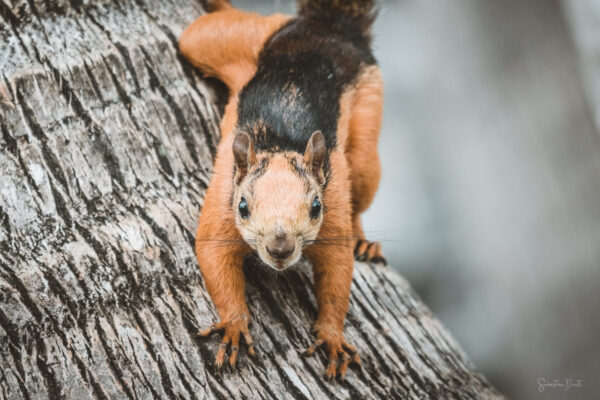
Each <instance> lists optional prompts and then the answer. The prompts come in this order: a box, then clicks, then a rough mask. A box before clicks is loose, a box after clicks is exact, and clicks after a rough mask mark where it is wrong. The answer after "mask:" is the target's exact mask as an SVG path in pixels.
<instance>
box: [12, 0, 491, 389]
mask: <svg viewBox="0 0 600 400" xmlns="http://www.w3.org/2000/svg"><path fill="white" fill-rule="evenodd" d="M202 12H203V11H202V8H201V5H200V4H197V3H194V2H191V1H189V0H131V1H125V2H116V1H115V2H112V1H96V2H91V1H90V2H87V1H83V2H82V1H80V0H70V2H66V1H56V2H54V1H53V2H47V1H42V0H0V16H1V17H0V18H1V19H0V22H1V25H0V66H1V73H2V76H1V79H0V96H1V102H0V110H1V113H0V116H1V119H0V133H1V134H0V399H21V398H23V399H46V398H51V399H56V398H69V399H70V398H74V399H88V398H100V399H121V398H123V399H147V398H160V399H174V398H290V397H292V398H351V397H352V398H373V397H379V398H389V397H394V398H400V397H402V398H426V397H431V398H496V397H501V396H500V394H499V393H498V392H497V391H496V390H495V389H494V388H493V387H491V386H490V385H489V384H488V383H487V382H486V380H485V378H484V377H482V375H481V374H479V373H478V372H477V371H476V370H475V369H474V367H473V365H472V364H471V363H470V362H469V361H468V360H467V358H466V357H465V355H464V354H463V352H462V351H461V350H460V348H459V346H458V345H457V344H456V343H455V341H454V340H453V339H452V338H451V337H450V335H449V334H448V333H447V332H446V331H445V330H444V328H443V327H442V326H441V325H440V323H439V322H438V321H437V320H436V319H435V318H434V317H433V316H432V314H431V313H430V311H429V310H428V309H427V308H426V307H425V306H424V305H423V303H422V302H421V301H420V300H419V299H418V297H417V296H416V295H415V293H414V292H413V291H412V290H411V288H410V287H409V285H408V284H407V283H406V282H405V281H404V280H403V279H402V278H400V277H399V276H398V275H396V274H395V273H393V272H392V271H391V270H389V269H386V268H383V267H380V266H370V265H366V264H362V263H357V264H356V268H355V273H354V283H353V287H352V298H351V304H350V311H349V313H348V317H347V323H346V327H345V335H346V338H347V340H348V342H350V343H353V344H355V345H356V346H357V347H358V348H359V350H360V353H361V356H362V359H363V367H362V369H360V370H358V369H355V370H354V371H350V372H349V374H348V378H347V380H346V381H345V382H343V383H334V382H326V381H325V380H324V379H323V378H322V373H323V372H324V369H325V357H324V354H319V356H318V357H315V358H309V359H305V358H303V357H302V356H301V355H300V354H299V350H300V349H303V348H305V347H307V346H309V345H310V344H311V343H312V339H313V337H312V335H311V333H310V326H311V323H312V321H313V319H314V317H315V315H316V300H315V297H314V294H313V290H312V282H311V279H312V276H311V272H310V268H309V266H308V265H306V264H303V265H301V266H300V267H298V268H295V269H294V270H292V271H290V272H288V273H284V274H279V275H274V274H273V273H271V272H270V271H269V270H267V269H266V268H265V267H262V266H260V265H258V264H257V263H256V262H249V263H248V265H246V267H245V272H246V276H247V281H248V292H247V297H248V303H249V307H250V310H251V313H252V317H253V324H252V326H251V332H252V334H253V337H254V340H255V346H256V350H257V353H258V359H257V360H256V361H254V362H251V361H250V360H249V359H248V358H247V356H246V354H245V352H244V350H242V353H241V354H240V357H239V361H238V370H237V371H235V372H232V371H224V372H221V373H218V372H217V371H215V369H214V367H213V360H214V356H215V354H216V351H217V348H218V343H219V341H218V340H217V339H216V338H212V339H209V340H200V339H199V338H197V336H196V333H197V331H198V330H199V329H200V328H203V327H207V326H208V325H209V324H210V323H211V322H214V321H216V320H217V316H216V312H215V310H214V308H213V306H212V304H211V302H210V298H209V296H208V295H207V293H206V291H205V289H204V287H203V283H202V278H201V275H200V273H199V270H198V267H197V262H196V260H195V257H194V252H193V245H194V232H195V227H196V220H197V216H198V213H199V210H200V208H201V207H202V201H203V194H204V190H205V189H206V186H207V184H208V180H209V176H210V173H211V167H212V157H213V155H214V152H215V147H216V144H217V141H218V122H219V117H220V109H219V107H218V106H216V104H218V103H219V102H218V98H219V95H218V94H219V93H220V90H218V88H217V89H215V85H214V84H210V83H208V82H207V81H205V80H202V79H201V77H200V76H199V75H198V74H197V72H196V71H195V70H194V69H193V68H192V67H191V66H190V65H189V64H187V63H186V62H185V61H184V60H183V59H182V57H181V56H180V55H179V54H178V52H177V44H176V39H177V38H178V36H179V35H180V33H181V32H182V30H183V29H184V28H185V27H186V26H187V24H189V23H190V22H191V21H192V20H193V19H194V18H195V17H196V16H198V15H199V14H200V13H202ZM221 104H222V102H221Z"/></svg>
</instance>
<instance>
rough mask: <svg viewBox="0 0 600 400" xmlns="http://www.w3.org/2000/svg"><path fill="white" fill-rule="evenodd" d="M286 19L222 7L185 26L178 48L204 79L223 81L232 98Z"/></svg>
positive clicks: (244, 82)
mask: <svg viewBox="0 0 600 400" xmlns="http://www.w3.org/2000/svg"><path fill="white" fill-rule="evenodd" d="M289 19H290V17H289V16H287V15H282V14H273V15H270V16H268V17H264V16H262V15H258V14H254V13H249V12H243V11H240V10H236V9H234V8H230V7H224V8H222V9H221V11H217V12H214V13H211V14H206V15H203V16H201V17H200V18H198V19H196V20H195V21H194V22H193V23H192V24H191V25H190V26H188V27H187V29H186V30H185V32H183V34H182V35H181V37H180V38H179V49H180V50H181V53H182V54H183V55H184V56H185V57H186V58H187V59H188V60H190V62H191V63H192V64H194V65H195V66H196V67H198V68H200V70H201V71H202V72H203V73H204V74H205V75H206V76H210V77H215V78H217V79H219V80H221V81H223V82H224V83H225V84H226V85H227V87H228V88H229V90H230V91H231V93H232V95H235V94H236V93H237V92H238V91H239V90H240V89H241V88H242V87H244V85H245V84H246V83H247V82H248V80H249V79H250V78H251V77H252V75H254V73H255V72H256V61H257V58H258V54H259V53H260V50H261V49H262V48H263V45H264V43H265V41H266V40H267V39H268V38H269V36H271V35H272V34H273V32H275V31H276V30H278V29H279V28H280V27H281V26H282V25H283V24H284V23H285V22H287V21H288V20H289Z"/></svg>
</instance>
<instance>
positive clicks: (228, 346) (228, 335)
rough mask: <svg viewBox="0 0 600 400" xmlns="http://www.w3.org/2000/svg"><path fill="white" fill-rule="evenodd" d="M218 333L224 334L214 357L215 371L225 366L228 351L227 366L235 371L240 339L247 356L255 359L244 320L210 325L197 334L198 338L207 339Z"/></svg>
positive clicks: (250, 338)
mask: <svg viewBox="0 0 600 400" xmlns="http://www.w3.org/2000/svg"><path fill="white" fill-rule="evenodd" d="M219 331H224V333H223V340H222V341H221V344H220V345H219V351H218V352H217V355H216V357H215V367H216V368H217V370H220V369H221V368H222V367H223V364H225V359H226V358H227V352H228V350H230V354H229V360H228V364H229V366H230V367H231V368H232V369H235V366H236V363H237V356H238V352H239V344H240V338H241V337H243V338H244V341H245V342H246V345H247V346H248V355H249V356H251V357H253V358H254V357H256V351H255V350H254V344H253V343H252V336H250V332H249V331H248V322H247V320H246V319H245V318H239V319H235V320H233V321H221V322H219V323H216V324H212V325H211V326H210V327H208V328H207V329H204V330H201V331H200V332H198V336H201V337H208V336H210V335H212V334H213V333H215V332H219Z"/></svg>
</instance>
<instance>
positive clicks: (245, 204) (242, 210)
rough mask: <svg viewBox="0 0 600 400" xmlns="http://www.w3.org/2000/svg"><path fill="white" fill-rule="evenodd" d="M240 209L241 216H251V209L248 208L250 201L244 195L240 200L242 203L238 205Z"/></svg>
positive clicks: (245, 217)
mask: <svg viewBox="0 0 600 400" xmlns="http://www.w3.org/2000/svg"><path fill="white" fill-rule="evenodd" d="M238 210H240V216H241V217H242V218H244V219H247V218H250V210H249V209H248V202H247V201H246V199H245V198H243V197H242V200H240V205H239V206H238Z"/></svg>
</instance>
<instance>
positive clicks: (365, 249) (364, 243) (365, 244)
mask: <svg viewBox="0 0 600 400" xmlns="http://www.w3.org/2000/svg"><path fill="white" fill-rule="evenodd" d="M353 228H354V237H355V238H356V242H355V245H354V259H355V260H356V261H364V262H370V263H376V264H379V263H380V264H383V265H387V260H386V258H385V257H384V256H383V251H382V248H381V243H379V242H372V241H370V240H367V239H365V234H364V232H363V230H362V224H361V221H360V215H356V216H355V217H354V221H353Z"/></svg>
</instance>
